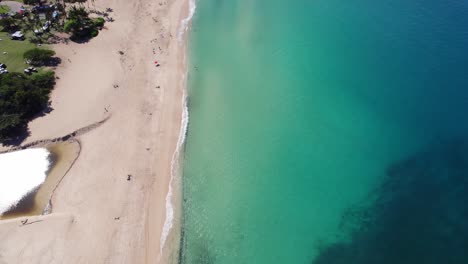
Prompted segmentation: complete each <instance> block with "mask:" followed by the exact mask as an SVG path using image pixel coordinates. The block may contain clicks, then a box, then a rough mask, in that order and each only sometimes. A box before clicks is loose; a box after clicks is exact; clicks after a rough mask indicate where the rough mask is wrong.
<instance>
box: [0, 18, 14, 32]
mask: <svg viewBox="0 0 468 264" xmlns="http://www.w3.org/2000/svg"><path fill="white" fill-rule="evenodd" d="M0 26H2V27H3V31H7V32H11V31H14V30H16V29H17V28H18V25H17V21H16V19H14V18H12V17H5V18H3V19H0Z"/></svg>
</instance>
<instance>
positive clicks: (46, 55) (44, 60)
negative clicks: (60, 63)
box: [23, 48, 55, 66]
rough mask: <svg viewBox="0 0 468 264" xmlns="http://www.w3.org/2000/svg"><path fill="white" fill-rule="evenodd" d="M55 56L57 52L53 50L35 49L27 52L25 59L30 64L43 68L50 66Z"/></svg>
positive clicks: (24, 55)
mask: <svg viewBox="0 0 468 264" xmlns="http://www.w3.org/2000/svg"><path fill="white" fill-rule="evenodd" d="M54 55H55V51H53V50H48V49H38V48H34V49H31V50H28V51H26V52H25V53H24V54H23V57H24V58H25V59H26V60H28V61H29V62H30V63H29V64H31V65H35V66H41V65H47V64H49V62H50V61H51V60H52V59H53V56H54Z"/></svg>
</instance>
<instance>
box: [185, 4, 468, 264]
mask: <svg viewBox="0 0 468 264" xmlns="http://www.w3.org/2000/svg"><path fill="white" fill-rule="evenodd" d="M467 64H468V2H467V1H462V0H446V1H440V0H424V1H423V0H412V1H407V0H394V1H375V0H372V1H371V0H357V1H340V0H294V1H280V0H268V1H267V0H229V1H228V0H199V1H198V2H197V13H196V15H195V18H194V21H193V28H192V32H191V36H190V68H189V87H188V90H189V112H190V123H189V130H188V137H187V142H186V152H185V156H184V175H183V195H184V205H183V207H184V219H183V220H184V224H183V238H182V241H181V245H182V253H181V261H182V263H186V264H204V263H216V264H218V263H219V264H231V263H232V264H241V263H258V264H266V263H269V264H271V263H291V264H296V263H298V264H299V263H301V264H302V263H308V264H325V263H328V264H335V263H340V264H341V263H352V264H376V263H378V264H384V263H392V264H394V263H400V264H401V263H434V264H435V263H468V251H467V250H466V248H468V221H467V219H468V209H467V208H468V207H466V204H468V178H467V177H468V144H467V143H466V142H467V136H468V121H467V117H468V67H467V66H468V65H467ZM465 176H466V177H465ZM465 190H466V191H465Z"/></svg>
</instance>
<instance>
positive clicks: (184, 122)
mask: <svg viewBox="0 0 468 264" xmlns="http://www.w3.org/2000/svg"><path fill="white" fill-rule="evenodd" d="M195 1H196V0H189V14H188V16H187V17H186V18H184V19H182V21H181V23H180V28H179V32H178V35H177V39H178V41H179V44H181V43H182V41H183V40H184V39H183V37H184V34H185V33H186V32H187V30H188V29H189V24H190V21H191V20H192V17H193V15H194V14H195V9H196V2H195ZM185 55H186V54H185V53H184V57H183V60H184V65H187V63H186V56H185ZM181 82H182V83H181V87H182V118H181V121H180V122H181V123H180V130H179V137H178V139H177V145H176V149H175V151H174V153H173V155H172V160H171V179H170V181H169V189H168V191H167V195H166V218H165V220H164V226H163V229H162V233H161V240H160V255H162V252H163V249H164V246H165V244H166V240H167V237H168V236H169V233H170V232H171V229H172V227H173V225H174V206H173V204H172V195H173V187H172V184H173V181H174V178H175V177H177V173H178V170H179V157H180V151H181V149H182V147H183V146H184V143H185V137H186V135H187V128H188V123H189V112H188V106H187V92H186V83H187V72H186V73H185V74H184V75H183V76H182V79H181Z"/></svg>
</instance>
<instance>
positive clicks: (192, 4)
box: [177, 0, 197, 44]
mask: <svg viewBox="0 0 468 264" xmlns="http://www.w3.org/2000/svg"><path fill="white" fill-rule="evenodd" d="M196 9H197V4H196V0H189V14H188V16H187V17H186V18H184V19H182V22H181V23H180V28H179V32H178V34H177V40H178V41H179V44H180V43H182V41H183V37H184V34H185V32H187V30H188V29H189V25H190V21H192V18H193V15H195V10H196Z"/></svg>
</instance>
